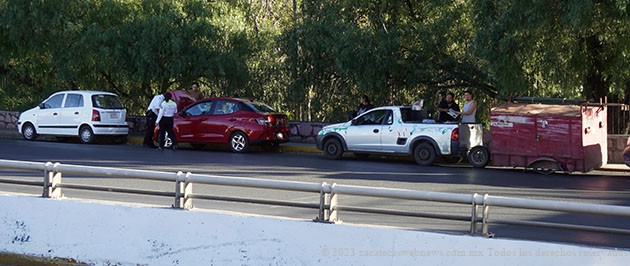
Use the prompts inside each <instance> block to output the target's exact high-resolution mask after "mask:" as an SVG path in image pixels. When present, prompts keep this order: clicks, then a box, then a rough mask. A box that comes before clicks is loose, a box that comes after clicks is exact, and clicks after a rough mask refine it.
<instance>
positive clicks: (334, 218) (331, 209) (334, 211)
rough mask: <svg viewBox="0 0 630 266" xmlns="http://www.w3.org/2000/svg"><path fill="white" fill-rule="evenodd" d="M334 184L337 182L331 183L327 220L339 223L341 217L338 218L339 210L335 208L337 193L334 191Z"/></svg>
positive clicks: (337, 199) (337, 203)
mask: <svg viewBox="0 0 630 266" xmlns="http://www.w3.org/2000/svg"><path fill="white" fill-rule="evenodd" d="M335 186H337V184H334V183H333V184H332V186H331V187H330V205H329V207H328V212H329V213H330V216H329V217H328V220H329V221H330V222H332V223H339V222H341V219H339V210H338V209H337V205H339V194H337V193H335Z"/></svg>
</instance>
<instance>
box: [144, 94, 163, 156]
mask: <svg viewBox="0 0 630 266" xmlns="http://www.w3.org/2000/svg"><path fill="white" fill-rule="evenodd" d="M165 94H166V93H165ZM162 102H164V94H158V95H155V97H153V99H152V100H151V103H150V104H149V108H147V112H146V114H145V115H146V119H147V128H146V130H147V131H146V133H145V134H144V141H143V143H142V144H143V146H145V147H148V148H156V147H155V145H154V144H153V130H154V129H155V120H157V116H158V113H159V112H160V106H161V105H162Z"/></svg>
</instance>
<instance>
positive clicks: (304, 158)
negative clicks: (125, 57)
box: [0, 139, 630, 249]
mask: <svg viewBox="0 0 630 266" xmlns="http://www.w3.org/2000/svg"><path fill="white" fill-rule="evenodd" d="M0 159H9V160H25V161H36V162H46V161H53V162H61V163H67V164H78V165H90V166H107V167H121V168H130V169H145V170H159V171H170V172H176V171H184V172H187V171H190V172H193V173H200V174H217V175H225V176H242V177H257V178H268V179H277V180H294V181H304V182H316V183H321V182H327V183H330V184H332V183H338V184H344V185H361V186H373V187H388V188H402V189H415V190H425V191H440V192H453V193H466V194H472V193H479V194H485V193H488V194H490V195H495V196H508V197H519V198H530V199H553V200H563V201H572V202H588V203H600V204H611V205H622V206H630V175H629V174H628V173H627V172H625V173H623V172H620V173H611V172H591V173H589V174H552V175H541V174H537V173H534V172H524V171H522V170H515V169H496V168H494V169H473V168H470V167H466V166H465V165H456V166H430V167H421V166H418V165H416V164H415V163H414V162H413V161H412V160H411V159H408V158H398V159H391V158H383V157H379V156H371V157H370V158H368V159H363V160H361V159H356V158H353V157H352V156H347V157H346V158H344V159H343V160H338V161H330V160H326V159H324V158H323V157H322V156H320V155H318V154H312V153H266V152H250V153H248V154H235V153H230V152H227V151H224V150H217V149H214V150H213V149H207V150H202V151H197V150H188V149H182V150H177V151H171V150H164V151H158V150H152V149H146V148H143V147H141V146H137V145H108V144H95V145H83V144H78V143H69V142H45V141H37V142H29V141H24V140H11V139H1V140H0ZM0 178H14V179H23V180H37V181H39V180H41V173H35V172H21V171H14V170H0ZM63 182H64V183H73V184H91V185H106V186H113V187H122V188H141V189H148V190H159V191H169V192H172V191H173V190H174V184H171V183H164V182H157V181H144V180H126V179H118V178H101V177H88V176H70V175H64V181H63ZM0 191H8V192H19V193H30V194H40V193H41V188H39V187H28V186H20V185H8V184H1V183H0ZM194 191H195V194H197V193H203V194H211V195H219V196H237V197H254V198H258V199H274V200H292V201H296V202H304V203H317V202H318V195H316V194H310V193H299V192H285V191H269V190H262V189H248V188H232V187H224V186H203V185H195V187H194ZM64 195H65V196H66V197H69V198H85V199H98V200H112V201H113V200H116V201H125V202H135V203H146V204H153V205H159V206H163V207H168V206H170V205H171V204H172V199H170V198H163V197H154V196H140V195H130V194H119V193H107V192H91V191H79V190H71V189H64ZM340 204H343V205H350V206H361V207H372V208H391V209H397V210H406V211H422V212H436V213H448V214H455V215H468V214H469V213H470V207H468V206H461V205H452V204H440V203H432V202H410V201H402V200H387V199H380V198H369V197H356V196H345V195H343V196H342V198H340ZM195 206H196V207H197V208H204V209H215V210H223V211H234V212H243V213H251V214H262V215H274V216H283V217H291V218H299V219H313V218H314V217H315V216H317V210H313V209H300V208H288V207H277V206H266V205H257V204H240V203H230V202H219V201H203V200H195ZM491 211H492V214H491V215H492V217H495V218H509V219H524V220H530V221H546V222H558V221H561V222H567V223H576V224H586V225H607V226H614V227H618V228H625V229H628V228H630V226H629V225H630V219H628V218H620V217H600V216H593V215H583V214H559V213H554V212H545V211H526V210H518V209H502V208H494V209H492V210H491ZM340 217H341V219H342V220H343V221H344V222H346V223H359V224H377V225H387V226H397V227H405V228H412V229H418V230H427V231H439V232H446V233H453V234H463V233H465V232H467V231H468V229H469V226H470V225H469V223H465V222H455V221H446V220H435V219H425V218H408V217H398V216H380V215H368V214H358V213H351V212H341V213H340ZM490 231H491V232H493V233H495V235H496V236H495V237H497V238H515V239H529V240H541V241H551V242H565V243H575V244H583V245H591V246H605V247H620V248H626V249H628V248H630V237H628V236H627V235H613V234H603V233H590V232H574V231H566V230H558V229H544V228H532V227H524V226H502V225H491V227H490Z"/></svg>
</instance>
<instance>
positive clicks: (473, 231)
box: [470, 193, 479, 236]
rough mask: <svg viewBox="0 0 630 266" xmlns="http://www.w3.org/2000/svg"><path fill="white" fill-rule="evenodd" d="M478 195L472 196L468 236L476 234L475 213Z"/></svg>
mask: <svg viewBox="0 0 630 266" xmlns="http://www.w3.org/2000/svg"><path fill="white" fill-rule="evenodd" d="M478 197H479V194H477V193H475V194H473V196H472V212H471V214H470V235H473V236H474V235H475V234H476V233H477V212H478V207H479V205H478V204H477V198H478Z"/></svg>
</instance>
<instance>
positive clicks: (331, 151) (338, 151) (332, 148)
mask: <svg viewBox="0 0 630 266" xmlns="http://www.w3.org/2000/svg"><path fill="white" fill-rule="evenodd" d="M324 156H325V157H326V158H328V159H333V160H337V159H340V158H341V156H343V147H341V142H339V140H337V139H329V140H327V141H326V142H324Z"/></svg>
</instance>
